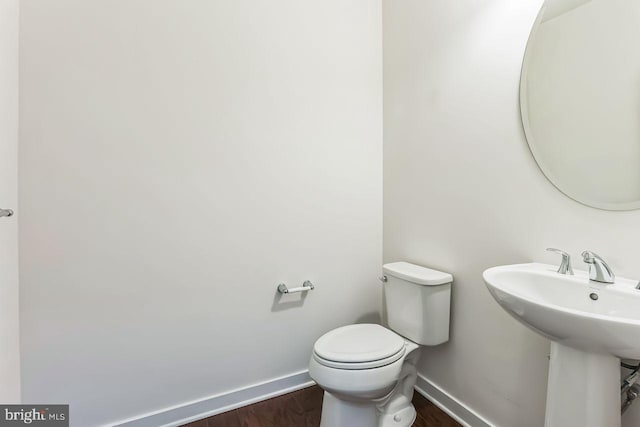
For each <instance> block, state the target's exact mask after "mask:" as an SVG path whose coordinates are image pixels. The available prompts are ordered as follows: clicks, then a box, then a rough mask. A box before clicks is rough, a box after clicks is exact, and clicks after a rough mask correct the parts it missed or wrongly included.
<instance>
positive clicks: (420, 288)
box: [382, 262, 453, 345]
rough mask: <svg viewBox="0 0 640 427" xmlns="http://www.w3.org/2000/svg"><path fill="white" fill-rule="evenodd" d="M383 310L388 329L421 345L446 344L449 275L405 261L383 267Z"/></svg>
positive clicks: (449, 303) (447, 336) (449, 304)
mask: <svg viewBox="0 0 640 427" xmlns="http://www.w3.org/2000/svg"><path fill="white" fill-rule="evenodd" d="M382 271H383V272H384V274H385V276H386V282H384V283H385V287H384V292H385V308H386V311H387V320H388V324H389V328H390V329H392V330H394V331H395V332H397V333H398V334H400V335H402V336H403V337H405V338H409V339H410V340H411V341H413V342H415V343H417V344H421V345H438V344H442V343H444V342H447V341H449V313H450V307H451V282H453V276H452V275H451V274H449V273H443V272H441V271H437V270H432V269H430V268H425V267H421V266H419V265H415V264H410V263H408V262H394V263H390V264H385V265H384V266H383V267H382Z"/></svg>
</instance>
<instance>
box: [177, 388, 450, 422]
mask: <svg viewBox="0 0 640 427" xmlns="http://www.w3.org/2000/svg"><path fill="white" fill-rule="evenodd" d="M413 405H414V406H415V407H416V410H417V411H418V418H417V419H416V422H415V423H414V424H413V427H461V426H460V424H458V423H457V422H456V421H454V420H453V419H452V418H451V417H449V416H448V415H447V414H446V413H444V412H442V410H440V408H438V407H437V406H435V405H434V404H433V403H431V402H429V401H428V400H427V399H425V398H424V397H422V396H421V395H420V394H418V393H417V392H416V393H414V395H413ZM321 409H322V389H320V387H318V386H313V387H309V388H305V389H303V390H299V391H296V392H294V393H289V394H285V395H284V396H280V397H276V398H273V399H269V400H265V401H264V402H259V403H255V404H253V405H249V406H245V407H244V408H239V409H235V410H233V411H229V412H225V413H223V414H220V415H216V416H214V417H211V418H206V419H204V420H200V421H196V422H193V423H189V424H185V425H184V426H183V427H318V426H319V425H320V411H321Z"/></svg>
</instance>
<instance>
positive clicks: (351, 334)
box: [313, 324, 406, 370]
mask: <svg viewBox="0 0 640 427" xmlns="http://www.w3.org/2000/svg"><path fill="white" fill-rule="evenodd" d="M405 347H406V341H405V339H404V338H402V337H401V336H400V335H398V334H396V333H395V332H393V331H390V330H389V329H387V328H385V327H383V326H380V325H376V324H357V325H348V326H343V327H341V328H337V329H334V330H332V331H330V332H327V333H326V334H324V335H323V336H322V337H320V338H319V339H318V340H317V341H316V343H315V345H314V348H313V358H314V359H315V360H316V361H317V362H318V363H319V364H321V365H323V366H327V367H330V368H335V369H354V370H355V369H374V368H379V367H381V366H386V365H389V364H391V363H393V362H396V361H398V360H400V359H401V358H402V357H403V356H404V354H405Z"/></svg>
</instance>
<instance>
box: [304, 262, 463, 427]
mask: <svg viewBox="0 0 640 427" xmlns="http://www.w3.org/2000/svg"><path fill="white" fill-rule="evenodd" d="M383 271H384V272H385V275H386V276H385V296H386V300H385V306H386V308H387V313H388V317H389V319H388V320H389V328H385V327H384V326H381V325H377V324H355V325H348V326H342V327H339V328H337V329H334V330H332V331H329V332H327V333H326V334H324V335H323V336H322V337H320V338H319V339H318V340H317V341H316V342H315V344H314V347H313V353H312V355H311V360H310V362H309V375H310V376H311V378H313V380H314V381H315V382H316V383H317V384H318V385H319V386H320V387H321V388H322V389H323V390H324V392H325V393H324V398H323V402H322V418H321V423H320V427H391V426H395V427H409V426H411V425H412V424H413V422H414V421H415V418H416V411H415V408H414V407H413V405H412V404H411V399H412V397H413V390H414V386H415V383H416V380H417V370H416V364H417V361H418V359H419V357H420V346H421V345H437V344H441V343H443V342H446V341H447V340H448V339H449V304H450V295H451V282H452V281H453V278H452V276H451V275H450V274H447V273H442V272H439V271H436V270H431V269H428V268H424V267H420V266H416V265H413V264H409V263H404V262H400V263H393V264H386V265H385V266H384V267H383Z"/></svg>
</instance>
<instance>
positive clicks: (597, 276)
mask: <svg viewBox="0 0 640 427" xmlns="http://www.w3.org/2000/svg"><path fill="white" fill-rule="evenodd" d="M582 259H583V260H584V262H586V263H587V264H589V280H593V281H594V282H600V283H614V282H615V281H616V276H615V274H613V271H611V268H610V267H609V266H608V265H607V263H606V262H604V260H603V259H602V258H600V257H599V256H598V255H597V254H594V253H593V252H591V251H584V252H582Z"/></svg>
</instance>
